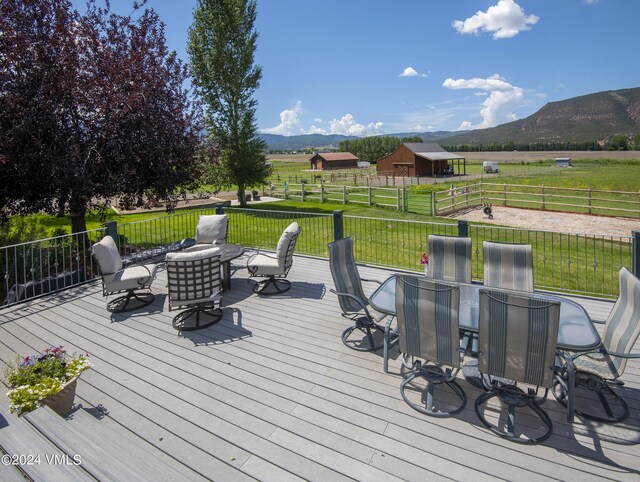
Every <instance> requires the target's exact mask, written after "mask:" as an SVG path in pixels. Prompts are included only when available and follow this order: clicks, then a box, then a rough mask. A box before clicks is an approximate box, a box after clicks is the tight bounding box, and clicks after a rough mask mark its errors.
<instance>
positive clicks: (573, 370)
mask: <svg viewBox="0 0 640 482" xmlns="http://www.w3.org/2000/svg"><path fill="white" fill-rule="evenodd" d="M618 283H619V296H618V299H617V300H616V302H615V304H614V305H613V308H612V309H611V313H610V314H609V316H608V318H607V321H606V322H605V327H604V332H603V335H602V337H601V340H602V342H601V344H600V346H599V347H598V348H597V349H595V350H593V351H590V352H582V353H562V354H561V357H560V359H559V362H560V365H559V367H558V368H559V374H560V377H558V378H557V379H556V382H555V383H554V387H553V395H554V396H555V397H556V400H558V401H559V402H560V403H562V404H563V405H564V406H566V407H567V409H568V410H567V419H568V421H569V422H572V421H573V414H574V413H577V414H578V415H580V416H582V417H585V418H588V419H591V420H595V421H598V422H604V423H617V422H621V421H623V420H625V419H626V418H627V417H629V406H628V405H627V402H626V401H625V400H624V398H623V397H622V395H620V394H619V393H618V389H615V390H614V387H621V386H623V385H624V383H623V382H622V381H621V380H619V378H620V377H621V376H622V374H623V373H624V371H625V368H626V366H627V360H628V359H633V358H635V359H638V358H640V353H635V354H632V353H631V350H632V348H633V346H634V345H635V342H636V340H637V339H638V335H639V334H640V280H639V279H638V278H637V277H636V276H634V275H633V274H632V273H631V272H629V270H627V269H626V268H621V269H620V271H619V273H618ZM590 392H592V393H593V394H595V395H596V396H595V397H593V396H591V397H590V396H587V395H588V394H589V393H590ZM578 393H581V394H585V395H584V396H581V397H578V396H577V395H578ZM577 400H580V402H581V403H580V407H576V405H577V403H576V401H577ZM598 407H600V408H598Z"/></svg>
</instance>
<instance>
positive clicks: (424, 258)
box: [420, 253, 429, 276]
mask: <svg viewBox="0 0 640 482" xmlns="http://www.w3.org/2000/svg"><path fill="white" fill-rule="evenodd" d="M420 264H421V265H422V266H424V274H425V276H426V275H427V274H429V255H428V254H427V253H422V256H420Z"/></svg>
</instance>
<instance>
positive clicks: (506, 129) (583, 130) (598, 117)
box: [261, 87, 640, 150]
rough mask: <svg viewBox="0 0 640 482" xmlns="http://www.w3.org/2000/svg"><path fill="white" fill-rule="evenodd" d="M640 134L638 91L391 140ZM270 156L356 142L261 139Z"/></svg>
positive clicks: (557, 104)
mask: <svg viewBox="0 0 640 482" xmlns="http://www.w3.org/2000/svg"><path fill="white" fill-rule="evenodd" d="M637 132H640V87H635V88H632V89H621V90H608V91H603V92H597V93H594V94H588V95H583V96H580V97H572V98H570V99H566V100H562V101H557V102H549V103H547V104H545V105H544V106H543V107H542V108H541V109H540V110H538V111H537V112H535V113H534V114H532V115H530V116H529V117H526V118H524V119H520V120H517V121H513V122H508V123H506V124H500V125H498V126H496V127H491V128H488V129H476V130H470V131H463V132H460V131H455V132H450V131H438V132H405V133H396V134H385V135H386V136H394V137H410V136H418V137H421V138H422V140H423V141H424V142H443V143H446V144H449V145H451V144H458V145H460V144H470V145H474V144H485V145H487V144H492V143H500V144H504V143H507V142H515V143H533V142H586V141H602V140H604V139H606V138H607V137H609V136H611V135H613V134H635V133H637ZM261 136H262V138H264V140H265V141H266V142H267V146H268V149H269V150H301V149H305V148H313V149H322V148H327V149H337V148H338V145H339V144H340V141H343V140H347V139H357V137H355V136H343V135H338V134H331V135H323V134H307V135H299V136H281V135H275V134H261Z"/></svg>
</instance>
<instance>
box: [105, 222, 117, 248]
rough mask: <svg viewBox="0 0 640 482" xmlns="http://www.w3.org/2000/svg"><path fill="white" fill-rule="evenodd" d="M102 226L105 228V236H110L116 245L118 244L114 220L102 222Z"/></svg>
mask: <svg viewBox="0 0 640 482" xmlns="http://www.w3.org/2000/svg"><path fill="white" fill-rule="evenodd" d="M104 227H105V229H106V230H107V236H111V237H112V238H113V240H114V241H115V242H116V246H118V244H119V243H118V223H117V222H116V221H109V222H108V223H104ZM118 247H119V246H118Z"/></svg>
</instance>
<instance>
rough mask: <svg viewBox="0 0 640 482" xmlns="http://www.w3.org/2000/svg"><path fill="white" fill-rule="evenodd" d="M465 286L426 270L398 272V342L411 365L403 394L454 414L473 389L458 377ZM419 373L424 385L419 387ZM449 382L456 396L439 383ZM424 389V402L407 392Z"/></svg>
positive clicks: (424, 409)
mask: <svg viewBox="0 0 640 482" xmlns="http://www.w3.org/2000/svg"><path fill="white" fill-rule="evenodd" d="M459 309H460V288H458V287H457V286H452V285H449V284H446V283H443V282H440V281H437V280H430V279H427V278H425V277H423V276H414V275H397V279H396V317H397V319H398V348H399V349H400V353H401V354H402V357H403V367H409V371H408V372H407V373H406V374H404V376H403V379H402V382H401V383H400V394H401V395H402V398H403V399H404V401H405V402H406V403H407V404H408V405H409V406H410V407H411V408H413V409H414V410H416V411H418V412H420V413H423V414H425V415H429V416H432V417H450V416H452V415H455V414H456V413H459V412H460V411H461V410H463V409H464V407H465V406H466V404H467V395H466V394H465V392H464V390H463V389H462V387H461V386H460V385H459V384H458V382H457V381H456V376H457V374H458V372H459V370H460V366H461V362H462V357H463V354H464V349H463V348H461V347H460V331H459V325H458V313H459ZM418 377H420V378H422V379H423V380H424V383H425V386H424V389H423V390H421V389H418V388H417V384H416V381H417V379H418ZM439 385H442V386H443V387H447V388H448V389H449V391H450V392H451V393H452V394H453V395H454V396H455V397H454V400H455V401H453V402H452V401H450V400H449V399H450V398H451V397H450V396H448V397H447V396H446V395H444V394H440V395H441V396H439V397H438V400H437V401H436V397H435V387H436V386H439ZM416 391H418V392H420V404H418V403H416V402H414V401H413V400H411V398H410V397H409V396H408V395H407V392H416Z"/></svg>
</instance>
